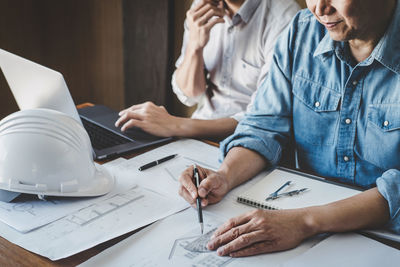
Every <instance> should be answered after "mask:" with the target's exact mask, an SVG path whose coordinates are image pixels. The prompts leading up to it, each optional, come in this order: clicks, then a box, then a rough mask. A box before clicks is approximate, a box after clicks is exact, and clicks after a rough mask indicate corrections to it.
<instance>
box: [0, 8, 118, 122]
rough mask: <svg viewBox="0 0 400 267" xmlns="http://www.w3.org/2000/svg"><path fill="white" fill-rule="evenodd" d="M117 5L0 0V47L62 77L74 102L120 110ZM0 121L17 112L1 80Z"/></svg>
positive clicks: (7, 89) (0, 78)
mask: <svg viewBox="0 0 400 267" xmlns="http://www.w3.org/2000/svg"><path fill="white" fill-rule="evenodd" d="M121 1H122V0H85V1H82V0H57V1H54V0H18V1H15V0H0V10H1V11H2V15H1V16H0V48H3V49H5V50H8V51H10V52H13V53H16V54H18V55H21V56H23V57H25V58H28V59H31V60H33V61H35V62H38V63H39V64H42V65H45V66H47V67H49V68H52V69H55V70H57V71H59V72H61V73H62V74H63V75H64V77H65V80H66V82H67V85H68V87H69V89H70V92H71V95H72V97H73V98H74V101H75V103H82V102H86V101H90V102H94V103H99V104H106V105H108V106H111V107H113V108H115V109H121V108H123V107H124V71H123V49H122V47H123V38H122V36H123V32H122V31H123V28H122V4H121V3H122V2H121ZM0 101H1V102H0V116H1V117H3V116H5V115H6V114H8V113H10V112H13V111H16V110H17V107H16V105H15V102H14V100H13V97H12V96H11V94H10V92H9V88H8V86H7V85H6V83H5V81H4V79H3V77H2V76H1V75H0Z"/></svg>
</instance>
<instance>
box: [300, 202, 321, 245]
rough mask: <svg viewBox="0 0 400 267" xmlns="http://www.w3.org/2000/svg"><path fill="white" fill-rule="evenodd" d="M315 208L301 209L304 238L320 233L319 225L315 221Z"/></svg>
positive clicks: (316, 220)
mask: <svg viewBox="0 0 400 267" xmlns="http://www.w3.org/2000/svg"><path fill="white" fill-rule="evenodd" d="M316 208H317V207H309V208H304V209H301V222H302V226H303V227H302V228H303V233H304V236H305V238H308V237H311V236H314V235H316V234H319V233H322V232H323V231H322V230H321V225H320V224H319V223H318V219H317V213H318V212H317V209H316Z"/></svg>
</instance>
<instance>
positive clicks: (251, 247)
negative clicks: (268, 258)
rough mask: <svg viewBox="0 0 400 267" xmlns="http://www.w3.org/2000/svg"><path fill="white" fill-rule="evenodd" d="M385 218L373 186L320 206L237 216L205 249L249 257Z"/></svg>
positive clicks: (384, 204)
mask: <svg viewBox="0 0 400 267" xmlns="http://www.w3.org/2000/svg"><path fill="white" fill-rule="evenodd" d="M388 220H389V208H388V203H387V201H386V200H385V198H383V196H382V195H381V194H380V193H379V191H378V189H376V188H374V189H370V190H368V191H365V192H363V193H361V194H358V195H356V196H354V197H351V198H348V199H344V200H341V201H337V202H333V203H330V204H327V205H323V206H315V207H309V208H303V209H293V210H277V211H266V210H256V211H252V212H250V213H247V214H244V215H241V216H238V217H236V218H233V219H231V220H229V221H228V222H227V223H226V224H224V225H223V226H221V227H220V228H219V229H217V230H216V232H215V233H214V238H213V239H212V240H211V241H210V242H209V243H208V248H209V249H212V250H214V249H217V252H218V254H219V255H221V256H222V255H230V256H232V257H242V256H249V255H255V254H260V253H268V252H274V251H281V250H287V249H291V248H293V247H296V246H297V245H298V244H300V243H301V242H302V241H303V240H304V239H306V238H308V237H310V236H313V235H315V234H318V233H325V232H344V231H352V230H357V229H363V228H372V227H379V226H383V225H384V224H385V223H386V222H388Z"/></svg>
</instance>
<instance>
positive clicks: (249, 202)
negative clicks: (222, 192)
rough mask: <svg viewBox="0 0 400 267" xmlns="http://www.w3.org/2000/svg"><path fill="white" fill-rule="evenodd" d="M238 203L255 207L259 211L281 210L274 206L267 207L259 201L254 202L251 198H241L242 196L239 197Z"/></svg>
mask: <svg viewBox="0 0 400 267" xmlns="http://www.w3.org/2000/svg"><path fill="white" fill-rule="evenodd" d="M237 202H239V203H243V204H246V205H249V206H252V207H255V208H257V209H264V210H279V209H280V208H278V207H276V206H274V205H266V204H263V203H260V202H259V201H257V200H254V199H251V198H245V197H240V196H239V197H237Z"/></svg>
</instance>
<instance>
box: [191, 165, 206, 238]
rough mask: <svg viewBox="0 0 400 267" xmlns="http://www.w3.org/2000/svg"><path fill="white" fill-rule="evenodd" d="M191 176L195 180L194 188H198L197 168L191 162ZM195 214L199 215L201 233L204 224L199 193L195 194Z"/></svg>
mask: <svg viewBox="0 0 400 267" xmlns="http://www.w3.org/2000/svg"><path fill="white" fill-rule="evenodd" d="M193 176H194V179H195V180H196V189H197V188H199V185H200V177H199V170H198V169H197V167H196V164H193ZM196 202H197V214H198V217H199V223H200V230H201V234H203V231H204V226H203V211H202V209H201V198H200V196H199V194H197V199H196Z"/></svg>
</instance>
